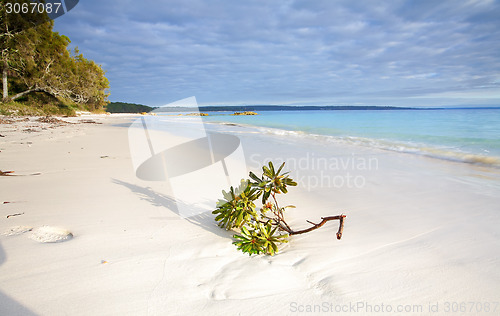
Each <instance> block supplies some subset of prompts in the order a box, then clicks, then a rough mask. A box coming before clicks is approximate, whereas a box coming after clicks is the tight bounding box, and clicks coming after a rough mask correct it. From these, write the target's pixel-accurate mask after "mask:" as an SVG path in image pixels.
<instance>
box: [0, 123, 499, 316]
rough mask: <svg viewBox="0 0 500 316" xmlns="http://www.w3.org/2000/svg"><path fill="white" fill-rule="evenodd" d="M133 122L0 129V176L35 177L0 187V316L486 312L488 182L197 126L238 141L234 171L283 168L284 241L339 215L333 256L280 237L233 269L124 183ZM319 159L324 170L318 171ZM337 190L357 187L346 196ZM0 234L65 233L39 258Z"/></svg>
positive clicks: (491, 235) (193, 227)
mask: <svg viewBox="0 0 500 316" xmlns="http://www.w3.org/2000/svg"><path fill="white" fill-rule="evenodd" d="M137 117H138V116H134V115H133V116H129V115H109V116H105V115H103V116H92V118H89V119H92V120H94V121H96V122H100V123H103V124H75V125H72V124H68V125H64V126H60V127H57V128H54V129H49V128H47V129H46V130H43V131H42V132H23V131H22V129H25V128H30V127H25V126H23V125H22V124H21V123H22V122H21V123H19V124H18V125H16V127H15V130H14V126H4V125H0V134H2V135H6V137H2V138H0V150H1V152H0V159H1V161H2V162H1V163H2V166H0V170H14V171H15V173H16V174H23V175H24V174H31V173H36V172H39V173H40V175H36V176H22V177H0V192H2V193H1V197H0V215H1V217H0V271H1V272H0V306H2V307H0V311H3V310H6V311H15V310H22V308H24V309H26V310H29V311H31V312H32V313H33V314H39V315H63V314H72V315H88V314H96V313H99V314H116V313H120V314H136V315H147V314H162V313H163V314H166V313H168V314H173V315H182V314H188V313H191V314H198V313H205V314H207V313H208V314H220V313H234V312H235V311H236V312H240V313H241V314H242V315H251V314H255V313H258V311H259V310H261V309H260V308H261V306H266V308H267V309H268V310H269V311H270V312H271V313H273V314H293V310H292V309H293V306H299V305H300V306H306V305H311V306H313V305H321V304H322V303H323V302H330V303H334V304H349V302H360V301H361V302H367V303H369V304H373V305H375V304H381V303H384V304H386V305H388V304H390V305H394V306H396V305H398V304H403V305H406V304H413V305H422V306H425V308H427V306H429V303H433V304H434V303H435V302H441V303H444V302H446V301H448V302H450V301H456V302H460V301H465V302H468V301H471V300H472V301H477V302H493V301H495V300H497V298H496V297H495V295H496V293H498V291H499V289H500V288H499V285H498V284H500V283H499V282H498V280H500V274H499V272H498V269H497V267H498V265H499V264H500V257H499V256H498V255H497V254H496V253H497V252H498V251H497V250H498V249H500V236H499V235H498V233H497V227H498V225H499V224H500V214H498V207H497V205H499V202H500V194H499V193H500V173H499V172H498V171H497V170H496V169H493V168H484V167H481V166H477V165H472V164H459V163H454V162H449V161H444V160H437V159H431V158H428V157H421V156H417V155H407V154H401V153H397V152H390V151H384V150H380V149H374V148H368V147H362V146H355V145H352V144H336V143H329V144H328V145H325V143H324V142H313V141H311V140H309V139H303V138H300V137H297V138H292V137H287V138H285V137H283V136H280V135H272V134H263V133H259V131H258V130H257V131H256V130H252V133H248V132H246V130H247V128H244V130H245V132H242V130H241V127H239V126H232V125H220V124H217V125H212V124H207V125H208V127H206V128H207V130H208V131H214V132H222V133H229V134H232V135H235V136H237V137H238V138H239V139H240V142H241V146H242V150H243V152H244V155H245V160H246V163H247V168H248V170H251V171H254V172H258V171H260V166H261V165H262V164H263V163H264V162H266V161H268V160H274V161H277V160H279V159H281V160H284V161H288V162H289V163H287V165H286V166H285V169H287V166H292V165H293V163H292V162H293V161H294V162H295V163H296V164H295V166H296V167H297V168H296V169H295V170H290V171H291V177H292V178H293V179H295V180H298V182H299V186H298V187H296V188H292V189H291V190H290V192H289V194H287V195H286V196H284V197H283V201H284V203H286V204H294V205H296V206H297V208H296V209H291V210H289V211H288V212H287V215H286V216H287V219H289V221H288V223H289V224H290V225H291V226H292V227H293V228H296V229H300V228H304V227H308V224H307V223H306V222H305V220H310V221H313V222H317V221H318V219H319V218H320V217H321V216H328V215H336V214H340V213H344V214H347V218H346V222H345V228H344V235H343V238H342V240H341V241H337V240H336V239H335V236H334V235H335V232H336V231H337V226H336V225H335V224H333V225H328V224H327V225H325V226H324V227H322V228H320V229H318V230H316V231H314V232H311V233H309V234H305V235H300V236H294V237H293V238H291V242H290V244H287V245H285V246H284V247H283V248H281V249H280V252H279V253H278V254H277V255H276V256H274V257H267V256H257V257H255V256H252V257H248V256H247V255H243V254H241V253H239V252H238V251H237V250H236V248H235V247H234V246H233V245H232V244H231V242H232V239H231V236H232V233H231V232H226V231H224V230H222V229H220V228H218V227H217V226H216V223H215V221H214V219H213V216H212V214H210V213H201V214H198V215H196V216H192V217H188V218H183V217H181V216H179V214H178V213H177V212H176V201H175V200H176V199H175V196H174V195H173V194H172V187H171V185H170V184H169V183H168V182H162V181H157V182H151V181H143V180H140V179H138V178H137V177H136V176H135V174H134V169H133V167H132V162H131V158H130V149H129V143H128V138H127V129H128V127H129V126H130V123H131V122H132V120H133V119H134V118H137ZM75 119H76V120H78V119H80V118H75ZM175 119H177V123H178V124H179V126H182V128H176V129H175V128H174V129H173V132H172V137H186V135H188V134H189V133H190V132H192V131H194V130H195V129H196V127H193V126H190V125H188V124H182V122H180V121H179V120H178V118H175ZM64 120H66V118H64ZM15 124H17V123H15ZM30 124H31V123H30ZM11 128H12V129H11ZM4 131H7V132H4ZM284 139H286V142H284V141H283V140H284ZM29 142H31V143H29ZM353 157H355V159H354V158H353ZM330 158H336V159H337V163H336V166H337V167H335V165H333V164H323V161H324V159H330ZM301 159H302V160H301ZM327 161H330V160H327ZM375 161H376V163H375ZM363 162H364V163H365V164H364V166H365V167H363V168H362V167H361V164H362V163H363ZM370 162H371V163H370ZM346 163H352V164H351V165H349V167H347V168H344V167H343V165H342V164H344V166H345V164H346ZM349 176H351V180H352V181H354V179H355V178H356V177H358V178H357V179H361V178H362V179H363V183H362V184H363V185H358V186H356V183H355V182H352V184H353V185H352V186H351V187H349V186H348V182H347V180H348V177H349ZM341 180H342V181H344V182H342V183H341ZM321 181H323V182H321ZM327 181H329V182H328V184H327ZM358 184H360V183H359V180H358ZM220 197H221V196H216V197H215V198H220ZM4 202H10V203H7V204H2V203H4ZM280 202H281V200H280ZM16 213H19V214H20V213H23V214H22V215H19V216H15V217H10V218H6V216H7V215H9V214H16ZM14 226H27V227H32V228H33V229H36V228H39V227H42V226H51V227H59V228H64V229H67V230H68V231H70V232H71V233H72V234H73V238H72V239H70V240H68V241H65V242H60V243H48V244H47V243H45V244H44V243H39V242H36V241H34V240H31V239H30V238H28V237H29V234H31V233H32V232H30V231H27V232H25V233H21V234H19V235H14V236H6V235H1V234H2V233H4V232H5V231H7V230H8V229H9V228H11V227H14ZM272 279H275V280H276V283H277V284H276V283H273V282H270V280H272ZM263 284H265V286H263ZM263 287H264V289H263ZM242 302H244V303H245V304H242ZM293 304H295V305H293ZM2 309H3V310H2ZM423 314H425V310H424V312H423Z"/></svg>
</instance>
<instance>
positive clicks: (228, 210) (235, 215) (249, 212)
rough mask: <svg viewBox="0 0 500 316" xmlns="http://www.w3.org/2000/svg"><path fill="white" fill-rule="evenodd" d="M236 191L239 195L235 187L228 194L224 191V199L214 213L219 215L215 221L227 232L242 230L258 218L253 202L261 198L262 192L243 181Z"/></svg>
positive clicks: (219, 202)
mask: <svg viewBox="0 0 500 316" xmlns="http://www.w3.org/2000/svg"><path fill="white" fill-rule="evenodd" d="M236 191H237V192H238V193H235V190H234V188H233V187H231V188H230V189H229V191H228V192H226V191H222V194H223V196H224V199H221V200H219V201H218V202H217V208H216V209H215V211H213V212H212V214H216V215H217V216H216V217H215V220H216V221H218V222H219V226H221V227H223V228H225V229H227V230H229V229H232V228H234V227H238V228H240V227H241V226H243V225H244V224H245V223H247V222H248V221H250V220H251V219H252V217H255V216H257V214H256V213H255V203H254V202H253V201H254V200H256V199H257V198H258V197H259V195H260V192H258V191H257V190H256V189H253V188H251V186H250V185H248V182H247V181H242V183H241V185H240V187H239V188H238V189H237V190H236Z"/></svg>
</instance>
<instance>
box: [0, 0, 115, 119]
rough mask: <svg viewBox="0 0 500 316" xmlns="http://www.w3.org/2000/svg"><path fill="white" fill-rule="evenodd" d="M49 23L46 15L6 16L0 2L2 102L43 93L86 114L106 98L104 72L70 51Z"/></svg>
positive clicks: (76, 52) (106, 82)
mask: <svg viewBox="0 0 500 316" xmlns="http://www.w3.org/2000/svg"><path fill="white" fill-rule="evenodd" d="M17 2H26V1H17ZM27 2H29V1H27ZM53 25H54V22H53V21H52V20H50V19H49V18H48V17H47V15H46V14H24V15H23V14H20V13H19V14H15V13H7V10H6V7H5V3H4V2H3V1H2V2H0V49H1V58H2V63H1V67H2V75H3V76H2V77H3V80H2V85H3V97H2V101H3V102H8V101H13V100H17V99H20V98H22V97H24V96H26V95H28V94H30V93H34V92H44V93H46V94H49V95H52V96H53V97H55V98H57V99H59V100H64V101H66V102H73V103H75V104H77V105H78V106H80V107H84V108H86V109H88V110H98V109H103V108H104V106H105V105H106V104H107V103H108V101H107V98H108V95H109V93H108V92H107V89H108V88H109V82H108V80H107V78H106V77H105V73H104V70H103V69H102V68H101V66H100V65H97V64H96V63H95V62H94V61H91V60H87V59H85V58H84V57H83V55H82V54H81V53H80V52H79V51H78V49H75V50H73V51H70V50H69V49H68V45H69V44H70V43H71V41H70V39H69V38H68V37H66V36H64V35H60V34H59V33H57V32H54V31H53V30H52V29H53Z"/></svg>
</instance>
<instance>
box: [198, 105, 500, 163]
mask: <svg viewBox="0 0 500 316" xmlns="http://www.w3.org/2000/svg"><path fill="white" fill-rule="evenodd" d="M203 119H204V121H206V122H218V123H223V122H225V123H228V122H229V123H234V124H239V125H250V126H255V127H257V128H258V129H259V130H261V131H263V132H268V133H275V134H282V135H289V136H295V137H312V138H321V139H322V140H330V141H332V142H343V143H351V144H357V145H362V146H369V147H376V148H380V149H385V150H392V151H398V152H405V153H411V154H417V155H424V156H429V157H434V158H438V159H446V160H452V161H459V162H466V163H476V164H481V165H488V166H494V167H500V109H446V110H336V111H328V110H318V111H316V110H314V111H261V112H259V115H255V116H231V115H227V113H224V112H211V113H210V116H208V117H203Z"/></svg>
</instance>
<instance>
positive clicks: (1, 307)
mask: <svg viewBox="0 0 500 316" xmlns="http://www.w3.org/2000/svg"><path fill="white" fill-rule="evenodd" d="M6 258H7V256H6V255H5V251H4V250H3V248H2V244H0V266H1V265H2V264H3V263H4V262H5V259H6ZM0 270H1V268H0ZM0 315H26V316H37V314H35V313H34V312H32V311H30V310H29V309H28V308H26V307H24V306H23V305H21V304H19V303H18V302H16V301H15V300H13V299H12V298H10V297H9V296H7V295H5V294H4V293H2V292H1V291H0Z"/></svg>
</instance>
